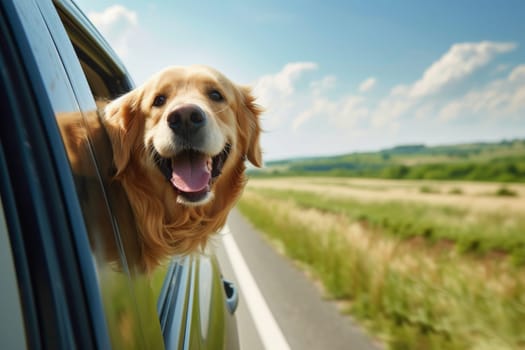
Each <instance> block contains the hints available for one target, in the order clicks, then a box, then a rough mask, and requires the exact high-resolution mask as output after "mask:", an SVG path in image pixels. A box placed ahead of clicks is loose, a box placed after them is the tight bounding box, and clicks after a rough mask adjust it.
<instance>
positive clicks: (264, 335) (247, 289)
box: [221, 226, 290, 350]
mask: <svg viewBox="0 0 525 350" xmlns="http://www.w3.org/2000/svg"><path fill="white" fill-rule="evenodd" d="M221 237H222V241H223V242H224V248H225V249H226V253H227V254H228V257H229V259H230V262H231V265H232V267H233V271H234V273H235V276H236V277H237V281H238V282H239V286H238V287H239V288H240V290H241V291H242V296H243V297H244V299H245V301H246V302H245V304H246V305H247V306H248V310H249V311H250V314H251V316H252V319H253V321H254V323H255V328H257V332H259V336H260V337H261V340H262V342H263V344H264V347H265V348H266V349H268V350H290V345H289V344H288V342H287V341H286V338H285V337H284V335H283V333H282V331H281V328H279V325H278V324H277V322H276V321H275V318H274V317H273V314H272V312H271V311H270V309H269V308H268V304H267V303H266V300H265V299H264V296H263V295H262V293H261V291H260V290H259V287H258V286H257V283H256V282H255V279H254V278H253V276H252V274H251V272H250V270H249V269H248V265H246V261H245V260H244V258H243V256H242V254H241V251H240V249H239V247H238V246H237V243H235V239H234V238H233V235H232V234H231V231H230V229H229V227H228V226H224V228H223V229H222V230H221Z"/></svg>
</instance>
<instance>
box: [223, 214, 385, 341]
mask: <svg viewBox="0 0 525 350" xmlns="http://www.w3.org/2000/svg"><path fill="white" fill-rule="evenodd" d="M216 251H217V256H218V258H219V262H220V264H221V268H222V271H223V274H224V276H225V277H227V278H229V279H230V280H233V281H234V282H235V284H236V286H238V288H239V290H240V302H239V307H238V309H237V312H236V316H237V324H238V328H239V339H240V343H241V349H242V350H259V349H269V350H281V349H282V350H287V349H294V350H295V349H297V350H299V349H300V350H304V349H308V350H310V349H312V350H315V349H322V350H325V349H331V350H336V349H345V350H346V349H356V350H378V349H381V347H380V346H379V345H378V344H377V342H374V341H372V340H371V338H370V337H368V336H367V335H366V334H365V333H364V332H363V331H362V330H361V329H359V328H358V327H357V326H356V325H355V323H354V322H353V321H352V320H351V319H350V317H348V316H343V315H341V313H340V312H339V310H338V309H337V306H336V305H335V303H333V302H330V301H328V300H326V299H325V298H323V296H322V295H321V293H320V291H319V289H318V288H317V287H315V285H314V284H313V283H312V282H311V281H310V280H308V278H307V277H306V276H305V275H304V274H303V273H302V272H301V271H300V270H299V269H298V268H296V267H295V266H294V265H293V264H292V263H291V262H290V261H289V260H288V259H286V258H285V257H283V256H281V255H279V254H278V253H277V252H275V251H274V249H273V248H272V247H270V246H269V244H268V243H267V242H266V241H265V240H264V239H263V238H262V237H261V235H260V234H259V233H257V232H256V230H255V229H254V228H253V227H252V226H251V225H250V223H249V222H247V221H246V219H244V218H243V217H242V216H241V215H240V214H239V212H238V211H236V210H234V211H232V213H231V214H230V217H229V220H228V224H227V227H226V228H225V229H224V230H223V233H222V234H221V235H220V237H219V238H218V243H217V244H216Z"/></svg>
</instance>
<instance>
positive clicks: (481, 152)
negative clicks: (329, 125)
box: [250, 139, 525, 182]
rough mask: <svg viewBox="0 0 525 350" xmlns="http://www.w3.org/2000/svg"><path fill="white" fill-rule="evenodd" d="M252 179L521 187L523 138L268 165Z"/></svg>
mask: <svg viewBox="0 0 525 350" xmlns="http://www.w3.org/2000/svg"><path fill="white" fill-rule="evenodd" d="M250 173H251V175H253V176H299V175H300V176H309V175H310V176H321V175H324V176H349V177H372V178H387V179H435V180H479V181H501V182H525V139H518V140H511V141H501V142H497V143H468V144H458V145H444V146H433V147H428V146H425V145H422V144H414V145H401V146H396V147H393V148H389V149H385V150H382V151H378V152H363V153H350V154H344V155H338V156H329V157H314V158H300V159H289V160H280V161H272V162H268V163H267V164H266V167H265V168H264V169H262V170H252V171H250Z"/></svg>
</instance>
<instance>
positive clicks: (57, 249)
mask: <svg viewBox="0 0 525 350" xmlns="http://www.w3.org/2000/svg"><path fill="white" fill-rule="evenodd" d="M0 38H1V42H2V45H1V50H2V51H1V53H0V80H1V86H2V89H1V90H0V102H1V111H2V115H1V117H0V125H1V128H0V138H1V143H0V173H1V175H0V194H1V202H0V274H1V276H2V282H1V283H0V295H2V298H0V348H2V349H22V348H30V349H95V348H96V349H109V348H114V349H163V348H169V349H237V348H238V347H239V344H238V337H237V328H236V322H235V316H234V311H235V308H236V305H237V300H238V299H237V298H238V297H237V295H238V294H237V291H236V289H235V287H234V286H233V285H232V284H231V283H229V282H227V281H224V280H223V279H222V276H221V272H220V267H219V266H218V263H217V260H216V258H215V257H214V255H213V254H212V253H206V254H198V255H197V254H194V255H188V256H183V257H174V258H173V260H172V261H171V262H170V263H169V264H167V265H166V266H164V267H160V268H159V269H157V270H156V271H154V272H153V273H152V274H146V273H144V272H143V271H141V270H140V269H139V268H137V267H136V266H135V265H134V264H133V263H132V262H133V260H134V257H135V256H136V254H137V251H138V250H139V249H140V246H139V243H138V242H137V231H136V225H135V223H134V220H133V214H132V212H131V210H130V206H129V203H128V202H127V198H126V195H125V193H124V192H123V190H122V188H120V187H119V186H118V183H115V182H114V181H112V169H113V168H112V159H111V147H110V144H109V140H108V139H107V137H105V134H100V133H97V134H95V133H94V132H93V130H94V129H93V126H94V125H95V126H96V125H99V126H100V121H99V118H98V114H97V102H96V101H97V100H98V99H113V98H115V97H118V96H120V95H121V94H123V93H125V92H127V91H129V90H130V89H132V88H133V83H132V81H131V79H130V77H129V74H128V73H127V72H126V69H125V67H124V66H123V65H122V63H121V62H120V60H119V59H118V58H117V55H116V54H115V53H114V52H113V50H112V49H111V48H110V47H109V45H108V44H107V43H106V42H105V41H104V39H103V38H102V37H101V35H100V34H99V33H98V32H97V30H96V29H95V28H94V27H93V25H92V24H91V23H90V22H89V20H88V19H87V18H86V17H85V16H84V14H83V13H82V12H81V11H80V10H79V8H78V7H77V6H76V5H75V4H74V3H73V2H72V1H69V0H57V1H50V0H49V1H48V0H2V1H1V2H0ZM65 122H68V123H71V122H73V123H74V125H75V126H76V129H75V130H77V132H80V133H81V134H82V135H84V137H85V138H86V140H87V141H88V142H85V143H84V146H82V147H84V149H83V151H84V153H83V154H84V155H85V157H84V161H85V162H83V166H82V169H81V170H80V171H79V170H78V169H77V168H76V165H75V164H74V159H73V158H71V156H70V155H69V153H68V147H69V145H70V144H71V142H73V141H74V139H72V135H71V134H70V133H69V132H68V129H67V128H66V127H64V123H65ZM101 135H102V136H101ZM86 164H87V165H86Z"/></svg>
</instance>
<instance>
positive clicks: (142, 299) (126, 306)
mask: <svg viewBox="0 0 525 350" xmlns="http://www.w3.org/2000/svg"><path fill="white" fill-rule="evenodd" d="M39 6H40V7H41V11H42V12H44V13H46V14H50V13H52V12H51V10H53V12H54V13H55V16H54V17H53V16H51V15H48V16H46V17H45V18H46V21H47V26H48V28H50V31H51V35H52V36H53V40H54V42H55V46H56V49H57V51H58V54H59V56H60V61H61V62H62V63H63V66H64V69H65V70H66V74H67V77H68V80H69V84H70V85H71V86H70V91H69V92H68V93H69V95H71V91H73V92H74V96H73V97H74V99H75V100H76V102H75V106H74V107H73V106H71V107H69V108H55V116H56V120H57V124H58V126H59V129H60V132H61V135H62V138H63V143H64V147H65V149H66V152H67V155H68V158H69V161H70V165H71V169H72V172H73V176H74V180H75V185H76V189H77V193H78V198H79V201H80V204H81V209H82V212H83V216H84V221H85V223H86V227H87V231H88V235H89V241H90V245H91V249H92V254H93V257H94V260H95V263H96V267H97V277H98V282H99V287H100V293H101V296H102V299H103V304H104V312H105V315H106V321H107V326H108V328H109V332H110V337H111V342H112V345H113V347H114V348H117V349H138V348H147V349H160V348H162V347H163V341H162V334H161V331H160V324H159V321H158V316H157V312H156V300H155V297H154V294H155V293H153V292H152V290H151V286H150V284H149V280H148V279H147V278H146V276H144V275H143V274H142V271H141V269H140V266H139V265H138V264H137V262H139V261H140V259H139V257H140V253H141V249H140V244H139V242H138V240H137V237H138V236H137V233H136V229H135V224H134V221H133V215H132V213H131V210H130V207H129V204H128V202H127V198H126V196H125V194H124V192H123V190H122V188H120V187H119V186H118V183H116V182H114V181H112V176H113V167H112V157H111V154H112V152H111V147H110V143H109V140H108V138H107V135H106V134H105V131H104V128H103V127H102V124H101V123H100V119H99V117H98V114H97V103H96V101H97V100H99V99H112V98H114V97H116V96H118V95H119V94H122V93H123V92H125V91H126V90H128V89H129V88H130V83H129V80H128V79H127V78H126V75H125V72H124V71H123V69H122V68H121V67H119V66H118V64H117V63H114V62H113V61H112V59H111V55H110V54H111V53H109V54H108V52H107V51H106V48H105V47H101V46H100V45H98V43H97V42H96V40H95V39H94V38H92V37H91V36H90V33H88V32H86V31H85V30H84V29H83V28H84V27H83V25H82V23H79V22H78V21H81V20H82V17H81V16H80V15H79V17H78V18H77V17H75V15H74V14H73V13H72V12H71V11H75V8H74V7H73V5H72V4H70V3H65V4H62V3H57V4H56V6H57V10H58V13H59V16H60V17H58V16H56V12H55V9H54V8H52V6H53V5H52V4H51V3H49V4H46V3H45V2H42V3H41V4H39ZM49 7H50V8H49ZM64 27H65V29H66V31H67V34H66V33H65V32H64V31H63V29H62V28H64ZM54 64H55V65H57V64H56V62H54ZM49 92H50V94H51V95H52V96H51V99H52V100H55V99H56V100H58V99H59V97H58V96H55V94H56V93H58V91H57V92H55V90H53V89H49Z"/></svg>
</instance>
